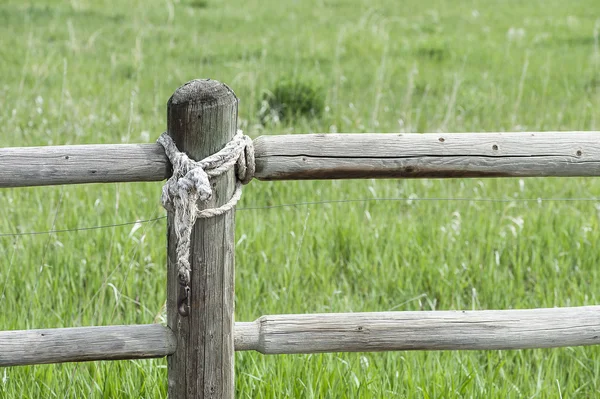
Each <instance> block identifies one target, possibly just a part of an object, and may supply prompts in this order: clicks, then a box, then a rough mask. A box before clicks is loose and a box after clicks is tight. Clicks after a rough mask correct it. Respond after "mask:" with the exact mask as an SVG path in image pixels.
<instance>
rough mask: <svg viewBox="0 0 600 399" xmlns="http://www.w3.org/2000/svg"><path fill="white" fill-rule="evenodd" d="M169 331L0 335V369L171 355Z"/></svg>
mask: <svg viewBox="0 0 600 399" xmlns="http://www.w3.org/2000/svg"><path fill="white" fill-rule="evenodd" d="M176 346H177V340H176V338H175V335H174V334H173V332H172V331H171V330H170V329H169V328H168V327H164V326H162V325H160V324H147V325H131V326H103V327H75V328H54V329H47V330H24V331H2V332H0V367H6V366H24V365H30V364H47V363H63V362H83V361H91V360H122V359H146V358H156V357H163V356H167V355H170V354H172V353H173V352H174V351H175V348H176Z"/></svg>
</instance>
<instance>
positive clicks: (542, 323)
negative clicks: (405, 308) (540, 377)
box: [235, 306, 600, 354]
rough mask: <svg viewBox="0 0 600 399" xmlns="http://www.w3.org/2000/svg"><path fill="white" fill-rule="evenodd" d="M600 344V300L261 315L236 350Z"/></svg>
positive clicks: (240, 328)
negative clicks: (563, 304) (504, 307)
mask: <svg viewBox="0 0 600 399" xmlns="http://www.w3.org/2000/svg"><path fill="white" fill-rule="evenodd" d="M596 344H600V306H586V307H572V308H551V309H527V310H478V311H433V312H432V311H423V312H380V313H337V314H294V315H277V316H263V317H261V318H259V319H258V320H256V321H255V322H251V323H236V324H235V349H236V350H255V351H258V352H261V353H264V354H283V353H319V352H375V351H398V350H458V349H460V350H465V349H470V350H474V349H479V350H487V349H533V348H555V347H563V346H580V345H596Z"/></svg>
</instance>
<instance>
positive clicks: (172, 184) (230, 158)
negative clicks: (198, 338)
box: [158, 130, 255, 315]
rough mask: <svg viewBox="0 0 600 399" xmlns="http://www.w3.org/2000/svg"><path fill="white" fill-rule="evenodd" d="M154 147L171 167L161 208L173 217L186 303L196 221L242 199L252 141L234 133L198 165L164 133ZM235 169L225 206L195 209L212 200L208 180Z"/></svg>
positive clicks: (251, 164) (250, 167)
mask: <svg viewBox="0 0 600 399" xmlns="http://www.w3.org/2000/svg"><path fill="white" fill-rule="evenodd" d="M158 143H159V144H160V145H162V146H163V147H164V149H165V153H166V155H167V157H168V158H169V161H171V164H172V165H173V175H172V176H171V177H170V178H169V180H167V183H166V184H165V185H164V187H163V190H162V198H161V199H162V204H163V206H164V207H165V209H167V211H169V212H172V213H174V215H175V218H174V223H173V227H174V230H175V234H176V236H177V250H176V254H177V273H178V275H179V284H181V285H182V286H183V287H185V290H186V299H188V298H187V296H188V294H189V286H190V281H191V280H190V276H191V271H192V270H191V266H190V237H191V235H192V227H193V226H194V223H195V222H196V219H197V218H201V219H206V218H211V217H215V216H219V215H222V214H224V213H225V212H227V211H229V210H231V209H233V207H234V206H235V204H236V203H237V202H238V200H239V199H240V197H241V196H242V185H243V184H248V183H249V182H250V181H251V180H252V177H253V176H254V168H255V165H254V147H253V146H252V139H251V138H250V137H248V136H246V135H244V134H243V133H242V131H241V130H238V132H237V134H236V135H235V136H234V137H233V139H232V140H231V141H230V142H229V143H227V144H226V145H225V147H223V149H222V150H221V151H219V152H217V153H216V154H213V155H210V156H208V157H206V158H204V159H203V160H201V161H194V160H192V159H190V158H189V157H188V156H187V155H186V154H185V153H183V152H181V151H179V149H177V146H176V145H175V143H174V142H173V139H172V138H171V137H170V136H169V135H168V134H167V133H166V132H165V133H163V134H161V135H160V137H159V138H158ZM233 167H235V171H236V176H237V181H236V185H235V191H234V193H233V195H232V196H231V198H230V199H229V201H227V203H225V204H223V205H221V206H220V207H218V208H211V209H203V210H200V209H198V206H197V202H198V201H201V202H207V201H208V200H210V199H211V198H212V188H211V184H210V181H211V179H213V178H215V177H217V176H220V175H222V174H224V173H226V172H227V171H229V170H230V169H231V168H233ZM180 313H182V315H183V312H182V311H181V307H180Z"/></svg>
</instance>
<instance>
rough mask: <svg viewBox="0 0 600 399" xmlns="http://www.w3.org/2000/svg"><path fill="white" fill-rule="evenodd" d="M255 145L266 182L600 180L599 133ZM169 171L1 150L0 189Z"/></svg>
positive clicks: (101, 148)
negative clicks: (358, 179) (573, 177)
mask: <svg viewBox="0 0 600 399" xmlns="http://www.w3.org/2000/svg"><path fill="white" fill-rule="evenodd" d="M254 145H255V152H256V175H255V177H256V178H258V179H260V180H305V179H357V178H450V177H511V176H520V177H535V176H600V132H523V133H440V134H437V133H425V134H405V133H402V134H395V133H390V134H303V135H281V136H261V137H258V138H257V139H256V140H255V141H254ZM170 173H171V172H170V164H169V161H168V160H167V158H166V156H165V153H164V151H163V149H162V147H161V146H160V145H158V144H115V145H82V146H55V147H23V148H0V187H21V186H43V185H53V184H79V183H109V182H132V181H158V180H163V179H165V178H167V177H168V176H169V175H170Z"/></svg>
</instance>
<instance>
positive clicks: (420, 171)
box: [0, 80, 600, 399]
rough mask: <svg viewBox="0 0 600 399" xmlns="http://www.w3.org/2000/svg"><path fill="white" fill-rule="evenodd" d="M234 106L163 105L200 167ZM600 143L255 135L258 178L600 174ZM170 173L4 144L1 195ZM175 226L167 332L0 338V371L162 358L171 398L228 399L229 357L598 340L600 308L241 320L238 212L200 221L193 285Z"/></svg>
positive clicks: (547, 135) (233, 121)
mask: <svg viewBox="0 0 600 399" xmlns="http://www.w3.org/2000/svg"><path fill="white" fill-rule="evenodd" d="M237 105H238V99H237V97H236V96H235V94H234V93H233V91H232V90H231V89H230V88H229V87H228V86H226V85H224V84H222V83H219V82H217V81H214V80H194V81H191V82H188V83H187V84H185V85H183V86H182V87H180V88H179V89H177V90H176V91H175V93H174V94H173V96H172V97H171V99H170V100H169V102H168V104H167V131H168V133H169V135H170V136H171V138H172V139H173V140H174V141H175V143H176V145H177V146H178V148H179V149H181V150H182V151H185V152H186V153H187V154H188V155H189V156H190V157H191V158H193V159H201V158H204V157H206V156H208V155H210V154H213V153H215V152H217V151H218V150H220V149H221V148H222V147H223V146H224V145H225V144H226V143H227V142H228V141H230V140H231V139H232V137H233V136H234V134H235V132H236V128H237ZM599 139H600V133H599V132H544V133H538V132H527V133H429V134H306V135H280V136H261V137H258V138H257V139H256V140H254V147H255V156H256V173H255V177H256V178H257V179H259V180H302V179H353V178H398V177H399V178H418V177H420V178H446V177H509V176H520V177H527V176H531V177H533V176H600V140H599ZM170 174H171V165H170V163H169V161H168V159H167V157H166V156H165V153H164V151H163V149H162V147H161V146H160V145H158V144H119V145H81V146H57V147H29V148H2V149H0V187H22V186H38V185H52V184H77V183H107V182H131V181H159V180H164V179H165V178H167V177H169V175H170ZM212 183H213V196H212V199H211V200H210V201H209V202H208V203H205V204H199V206H202V207H210V208H214V207H219V206H221V205H223V204H224V203H226V202H227V201H228V200H229V198H231V196H232V193H233V191H234V187H235V185H236V181H235V176H234V173H233V171H230V172H227V173H225V174H224V175H222V176H220V177H218V178H216V179H215V180H214V181H213V182H212ZM167 220H168V223H167V242H168V244H167V252H168V253H167V324H168V327H164V326H160V325H140V326H107V327H79V328H66V329H50V330H31V331H5V332H0V366H13V365H25V364H40V363H55V362H68V361H86V360H114V359H138V358H151V357H162V356H168V392H169V396H170V397H171V398H175V399H180V398H204V397H211V398H232V397H233V394H234V380H233V376H234V373H233V362H234V356H233V354H234V349H235V350H255V351H259V352H261V353H265V354H282V353H289V354H292V353H318V352H332V351H352V352H356V351H384V350H440V349H452V350H454V349H527V348H548V347H561V346H576V345H596V344H600V306H588V307H577V308H554V309H527V310H485V311H465V312H462V311H435V312H381V313H349V314H313V315H275V316H262V317H261V318H259V319H258V320H256V321H254V322H239V323H234V318H233V303H234V264H235V260H234V253H235V251H234V246H235V245H234V243H235V240H234V239H235V237H234V232H235V212H234V210H229V211H227V212H225V213H224V214H221V215H219V216H216V217H214V218H211V219H200V220H198V221H197V222H196V224H195V225H194V228H193V234H192V237H194V239H193V240H192V243H191V246H190V247H191V248H190V259H189V262H190V267H191V278H190V281H188V282H186V284H189V285H186V287H182V286H181V284H180V281H179V279H178V270H177V264H176V261H175V259H176V256H175V252H176V244H177V236H178V232H177V231H175V229H174V225H173V220H174V218H173V214H171V213H170V212H169V214H168V218H167ZM182 306H183V308H182ZM184 308H185V311H184V312H182V311H181V309H184Z"/></svg>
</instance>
